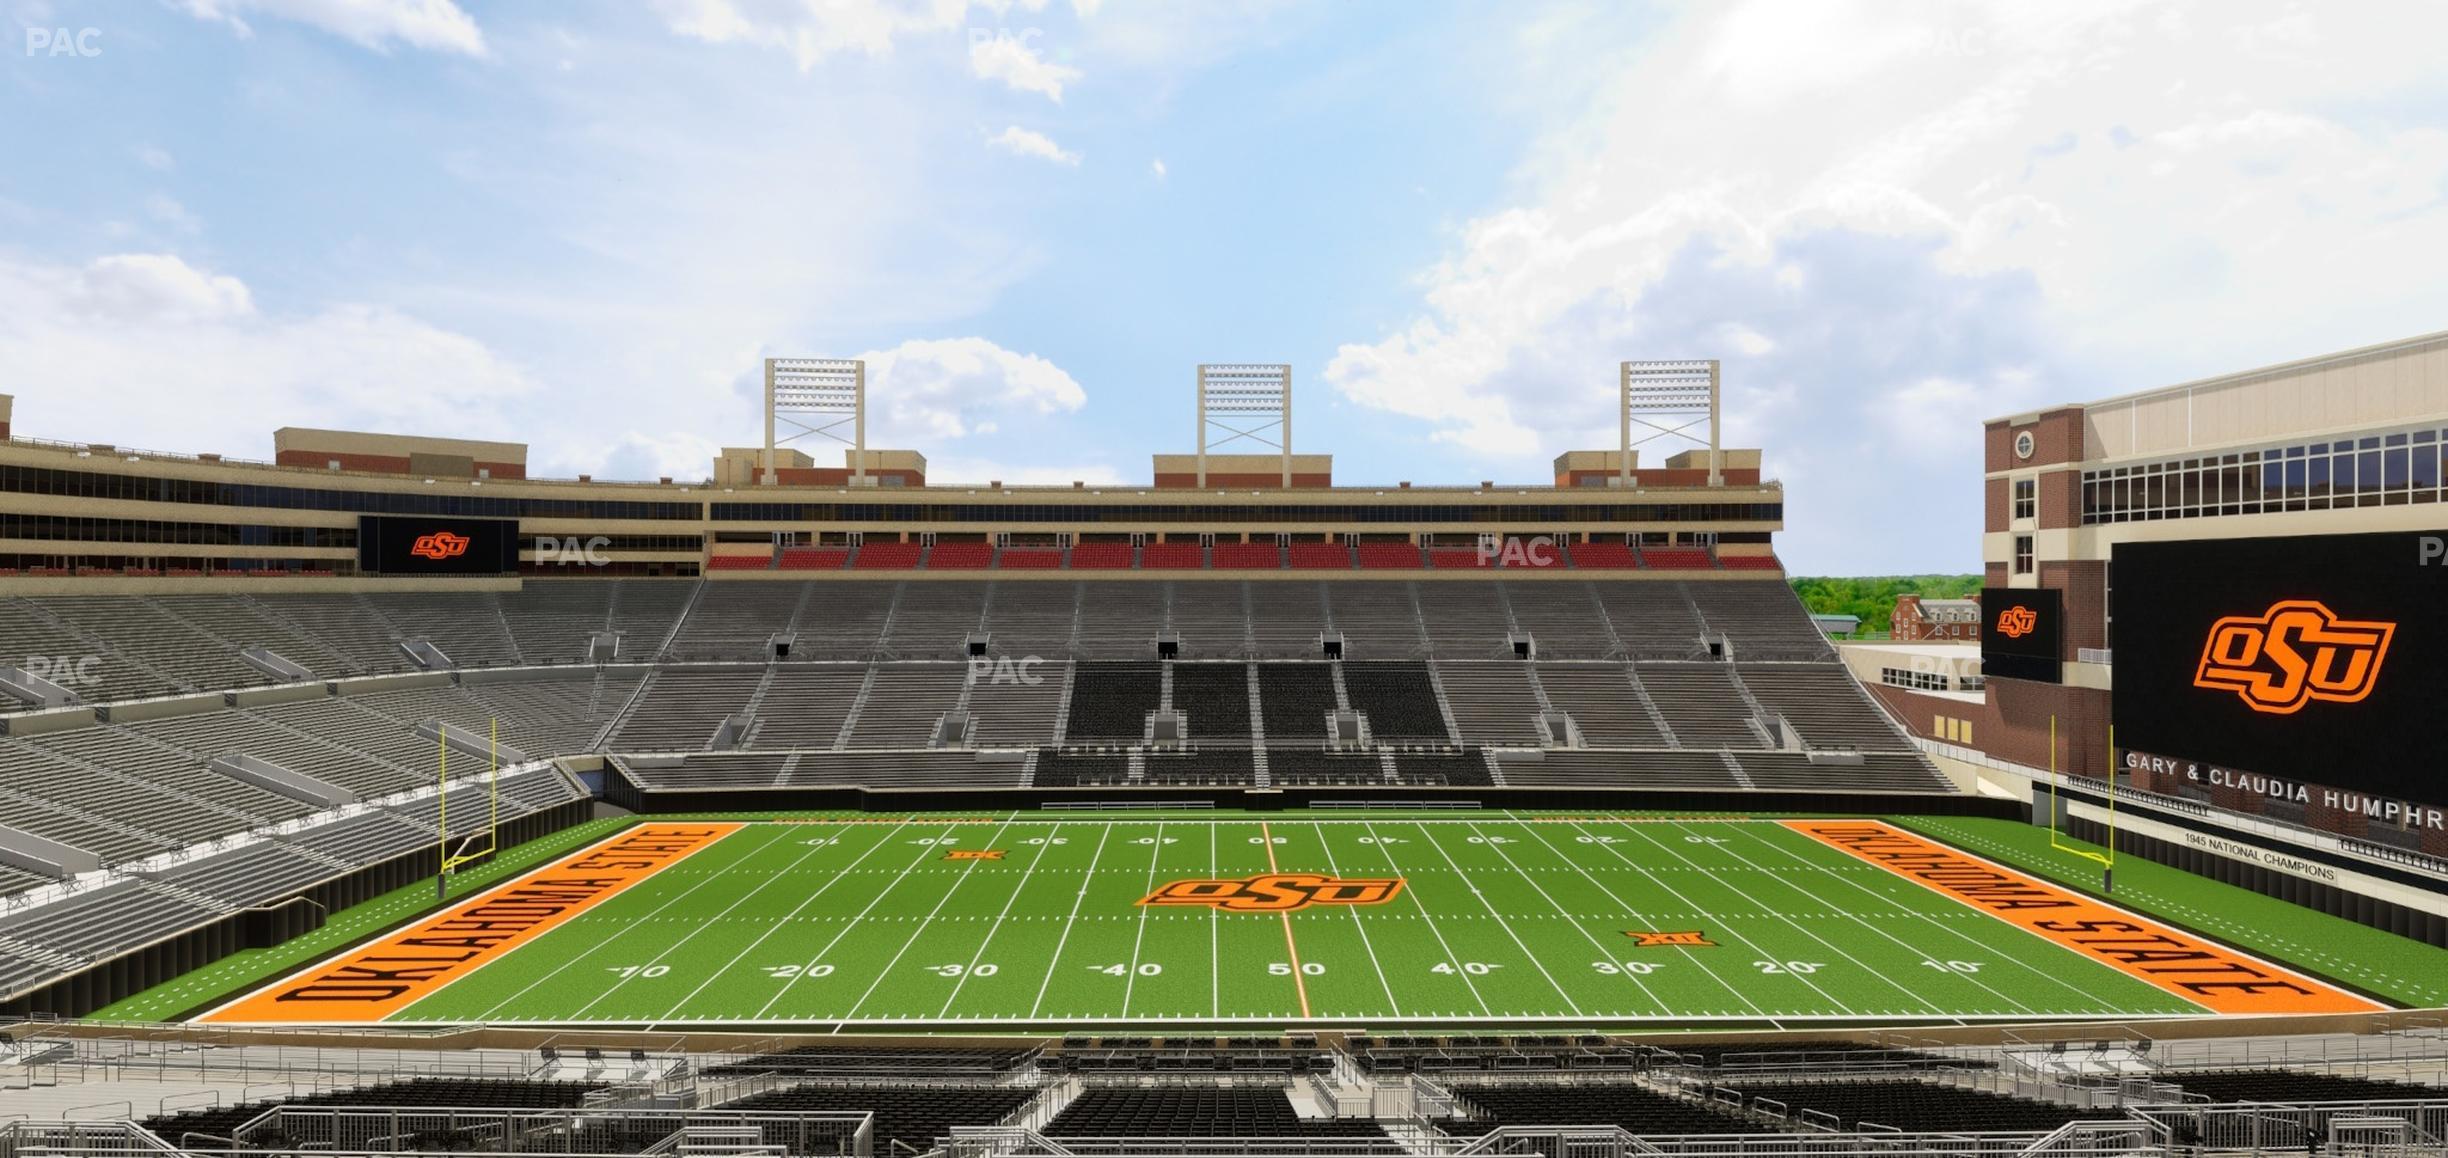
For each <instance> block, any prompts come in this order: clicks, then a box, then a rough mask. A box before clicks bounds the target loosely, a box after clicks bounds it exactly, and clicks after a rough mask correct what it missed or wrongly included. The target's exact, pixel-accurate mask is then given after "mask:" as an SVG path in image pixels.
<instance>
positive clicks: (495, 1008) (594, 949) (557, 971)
mask: <svg viewBox="0 0 2448 1158" xmlns="http://www.w3.org/2000/svg"><path fill="white" fill-rule="evenodd" d="M733 835H735V836H736V835H738V833H736V832H735V833H733ZM780 843H782V836H781V834H780V833H776V834H774V836H773V838H772V839H770V840H767V841H766V842H765V843H763V844H760V845H758V846H756V847H755V848H752V849H749V850H748V852H747V854H746V855H744V856H742V857H741V858H740V859H741V860H753V859H755V858H756V857H758V856H762V855H764V852H765V850H766V849H769V848H772V847H773V846H775V845H777V844H780ZM725 875H726V874H723V873H709V874H707V875H706V878H705V879H704V880H701V881H698V882H697V883H696V884H693V885H690V886H689V887H687V888H685V889H682V890H681V891H680V892H679V893H677V894H675V895H674V896H673V897H672V898H671V899H669V900H667V901H664V902H663V903H662V904H659V905H656V906H655V907H654V908H652V909H649V910H647V912H646V915H645V916H644V917H641V918H639V919H637V920H635V921H631V922H628V923H626V924H623V925H619V926H616V927H615V928H614V929H613V930H612V931H611V933H610V934H609V935H607V936H605V937H604V938H603V939H602V940H599V941H597V942H595V943H594V944H592V945H589V946H587V947H586V948H585V949H584V950H582V951H580V952H579V953H578V954H577V955H576V956H574V957H571V958H570V959H569V960H567V961H564V962H562V963H560V964H559V965H556V966H554V967H553V968H552V970H551V971H550V972H548V973H546V974H544V975H543V976H541V977H538V978H536V979H534V980H532V981H529V982H528V983H527V984H525V985H522V986H520V987H519V989H518V991H517V992H515V993H512V994H511V995H509V996H508V997H504V998H502V999H501V1000H499V1001H496V1002H494V1003H493V1004H492V1005H490V1006H487V1007H486V1009H485V1011H484V1013H483V1015H481V1016H479V1017H477V1018H475V1019H474V1020H477V1021H490V1020H492V1018H493V1015H494V1014H496V1013H500V1012H501V1011H502V1010H503V1009H504V1008H506V1007H508V1006H510V1005H512V1004H514V1003H516V1002H517V1001H518V1000H519V999H520V998H522V997H525V996H527V994H528V993H530V992H532V991H533V990H534V989H535V987H536V986H539V985H542V984H544V983H545V982H547V981H550V980H552V979H553V978H555V977H559V976H560V975H561V974H562V973H563V972H564V971H566V970H567V969H569V967H571V966H573V965H576V964H577V963H579V962H581V961H585V960H587V959H589V958H591V957H593V956H594V955H595V954H597V953H600V952H603V951H604V950H605V949H606V948H608V947H610V946H611V944H612V943H613V942H615V941H618V940H620V939H621V938H622V937H625V936H628V935H629V934H631V933H634V932H637V931H639V930H641V929H644V928H646V927H647V925H646V922H647V921H650V920H652V919H654V917H655V916H656V915H658V914H660V913H661V912H662V911H663V910H665V909H668V908H670V907H672V906H673V905H676V904H679V903H680V902H682V901H685V900H687V899H689V898H690V897H692V896H695V895H696V893H697V890H699V889H702V888H704V887H706V886H707V885H711V884H713V883H714V882H716V881H719V880H722V879H723V878H724V876H725ZM588 1004H590V1005H591V1004H593V1003H592V1002H589V1003H588Z"/></svg>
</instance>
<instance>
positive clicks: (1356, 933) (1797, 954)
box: [392, 814, 2202, 1029]
mask: <svg viewBox="0 0 2448 1158" xmlns="http://www.w3.org/2000/svg"><path fill="white" fill-rule="evenodd" d="M1269 873H1286V874H1292V873H1314V874H1317V875H1319V876H1323V877H1327V878H1333V879H1336V880H1343V881H1355V882H1367V881H1378V882H1382V881H1386V880H1399V881H1400V882H1401V886H1400V888H1399V890H1397V891H1395V892H1393V894H1392V896H1391V897H1390V898H1389V899H1385V900H1382V901H1379V902H1378V903H1371V904H1337V903H1319V904H1312V905H1310V906H1308V907H1306V908H1300V909H1298V910H1296V911H1241V912H1234V911H1225V910H1224V909H1220V908H1218V907H1217V906H1216V905H1214V904H1212V903H1210V904H1154V905H1151V904H1142V903H1140V902H1141V901H1142V900H1143V899H1144V898H1148V897H1150V896H1151V895H1152V894H1157V893H1159V892H1160V891H1164V890H1166V888H1167V886H1173V890H1174V892H1175V893H1176V894H1179V893H1182V892H1184V891H1187V892H1190V893H1197V892H1198V891H1199V890H1200V889H1202V888H1204V889H1207V890H1210V891H1211V892H1214V891H1216V890H1221V891H1222V892H1223V893H1231V892H1232V890H1233V889H1236V888H1239V887H1240V886H1238V885H1210V886H1197V885H1188V886H1185V885H1180V884H1177V882H1197V881H1240V880H1245V879H1247V878H1250V877H1253V876H1259V875H1263V874H1269ZM1349 887H1351V888H1354V889H1358V890H1361V891H1368V890H1370V889H1371V888H1374V889H1376V890H1377V891H1383V886H1382V885H1379V886H1368V885H1365V884H1363V885H1355V886H1349ZM1234 895H1236V896H1237V895H1238V894H1234ZM1234 903H1267V902H1263V901H1259V902H1253V901H1248V900H1246V899H1244V900H1240V901H1235V902H1234ZM2199 1012H2202V1008H2201V1007H2200V1006H2197V1005H2195V1004H2193V1003H2192V1002H2189V1001H2186V1000H2184V999H2182V998H2180V997H2177V996H2175V995H2173V994H2170V993H2168V992H2165V991H2163V990H2161V989H2159V988H2157V987H2155V986H2153V985H2150V984H2148V983H2146V982H2144V981H2141V980H2139V979H2137V978H2134V977H2132V976H2129V975H2127V974H2125V973H2123V972H2120V971H2119V970H2117V969H2114V968H2111V967H2109V966H2106V965H2103V964H2100V963H2098V962H2096V961H2093V960H2091V959H2089V958H2087V957H2085V956H2083V955H2082V954H2080V953H2077V952H2075V951H2073V950H2070V949H2066V948H2063V947H2060V946H2059V945H2057V944H2054V943H2052V942H2049V941H2046V940H2043V939H2041V938H2040V937H2037V936H2034V935H2031V934H2028V933H2025V932H2023V931H2022V930H2020V929H2018V928H2015V927H2014V926H2012V925H2009V924H2007V923H2005V922H2002V921H1999V920H1997V919H1996V918H1994V917H1992V916H1990V915H1988V914H1986V913H1983V912H1980V911H1977V910H1975V909H1973V908H1970V907H1968V906H1966V905H1964V904H1961V903H1958V902H1956V901H1954V900H1951V899H1949V898H1948V897H1946V896H1943V895H1940V894H1938V893H1936V892H1933V891H1932V890H1930V889H1928V888H1924V887H1922V886H1921V885H1918V884H1916V883H1914V882H1912V881H1910V880H1907V879H1905V878H1903V877H1900V876H1897V875H1895V874H1893V873H1891V872H1888V871H1887V870H1885V869H1883V868H1880V867H1877V866H1874V865H1870V864H1866V863H1863V862H1861V861H1859V860H1855V859H1853V858H1851V857H1849V856H1847V855H1846V854H1845V853H1843V852H1840V851H1838V850H1835V849H1833V848H1829V847H1827V846H1824V845H1822V844H1819V843H1818V842H1816V841H1814V840H1812V839H1810V838H1809V837H1807V836H1805V835H1802V834H1800V833H1796V832H1793V831H1791V830H1789V829H1787V828H1784V827H1782V826H1780V825H1777V824H1775V823H1773V822H1768V821H1752V820H1688V821H1680V820H1651V819H1642V820H1626V819H1527V818H1488V817H1475V818H1459V817H1457V818H1452V819H1435V818H1428V819H1393V818H1372V817H1367V816H1355V817H1352V818H1350V819H1339V818H1337V819H1316V818H1311V817H1308V816H1304V817H1302V818H1298V819H1285V820H1277V821H1259V820H1242V819H1233V820H1212V821H1211V820H1195V819H1193V820H1182V819H1164V820H1159V819H1152V818H1151V819H1139V818H1127V817H1124V818H1108V817H1105V816H1096V817H1093V818H1086V819H1054V818H1049V817H1046V816H1043V815H1038V814H1031V815H1029V816H1027V817H1026V818H1025V819H1020V818H1014V819H1005V820H996V819H986V820H979V819H971V820H966V821H947V820H944V819H941V818H932V819H907V820H896V821H885V822H876V821H865V822H859V823H752V824H748V825H746V826H744V827H742V828H740V829H739V830H738V831H736V832H734V833H732V834H731V835H729V836H726V837H723V838H721V839H720V840H719V841H717V842H715V843H713V844H712V845H710V846H707V847H704V848H703V849H701V850H699V851H697V852H695V853H694V854H692V855H689V856H687V857H686V858H685V859H682V860H679V861H677V862H676V863H673V864H671V865H669V866H667V867H664V868H662V869H660V870H659V871H656V872H655V873H653V875H651V876H649V877H647V878H645V879H644V880H642V881H640V882H638V883H637V884H635V885H633V886H631V887H629V888H628V889H626V891H623V892H619V893H617V894H616V895H613V896H611V897H610V898H609V899H607V900H604V901H603V902H602V903H601V904H598V905H596V906H595V907H593V908H590V909H587V910H585V911H584V912H582V913H579V914H578V915H576V916H574V917H572V918H571V919H569V920H567V921H565V922H563V923H561V924H559V925H557V926H554V927H552V928H551V929H550V931H548V932H544V933H542V934H541V935H540V936H537V937H536V938H535V939H533V940H532V941H529V942H527V943H525V944H524V945H523V946H521V947H519V948H517V949H515V950H514V951H511V952H509V953H508V954H506V955H504V956H502V957H501V958H500V959H498V960H493V961H491V962H490V963H488V964H485V965H483V966H481V967H480V968H476V969H474V970H472V971H470V972H468V973H466V974H465V975H464V976H461V977H459V978H457V979H456V980H453V981H451V982H449V983H447V984H445V985H444V986H443V987H442V988H440V989H438V990H435V991H434V992H432V993H431V994H430V995H429V996H425V997H423V998H422V999H420V1000H417V1001H416V1002H415V1003H414V1004H412V1005H409V1006H407V1007H406V1008H404V1009H402V1010H401V1011H400V1012H398V1013H397V1014H395V1015H394V1016H393V1017H392V1020H394V1021H403V1022H421V1023H443V1022H450V1023H458V1022H471V1021H480V1020H481V1021H496V1022H508V1023H520V1022H529V1023H554V1024H571V1023H605V1024H624V1025H646V1024H665V1025H705V1024H719V1023H725V1022H736V1023H766V1024H791V1025H802V1026H804V1025H832V1026H840V1027H847V1028H859V1029H887V1028H913V1029H916V1028H951V1027H967V1028H980V1027H994V1026H1004V1027H1011V1028H1019V1027H1021V1026H1030V1027H1060V1026H1062V1025H1065V1024H1086V1023H1092V1022H1093V1023H1098V1024H1112V1023H1116V1022H1122V1023H1130V1024H1134V1025H1153V1026H1159V1027H1161V1026H1165V1025H1183V1026H1186V1025H1190V1024H1199V1025H1215V1026H1219V1027H1228V1026H1231V1025H1251V1026H1256V1025H1285V1024H1290V1023H1296V1022H1302V1021H1307V1022H1312V1023H1318V1024H1333V1025H1367V1026H1397V1025H1423V1026H1427V1025H1437V1024H1448V1023H1458V1022H1463V1021H1471V1020H1478V1019H1496V1018H1503V1019H1543V1020H1545V1021H1549V1022H1553V1023H1558V1024H1589V1025H1595V1024H1601V1023H1618V1022H1649V1023H1691V1022H1703V1021H1745V1022H1755V1021H1778V1022H1784V1021H1788V1020H1800V1021H1812V1020H1852V1019H1870V1018H1875V1019H1879V1020H1882V1021H1894V1020H1900V1019H1909V1020H1918V1019H1933V1020H1946V1019H1975V1018H2003V1019H2014V1020H2029V1019H2035V1018H2059V1017H2106V1016H2154V1015H2178V1014H2192V1013H2199Z"/></svg>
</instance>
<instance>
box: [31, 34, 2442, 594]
mask: <svg viewBox="0 0 2448 1158" xmlns="http://www.w3.org/2000/svg"><path fill="white" fill-rule="evenodd" d="M0 16H5V17H6V18H7V19H6V20H4V21H0V35H6V36H7V37H8V42H7V43H6V44H5V45H0V102H4V103H5V107H6V110H7V112H8V114H9V115H7V116H5V117H0V148H4V149H5V152H4V153H0V157H5V158H6V160H5V161H4V162H0V392H6V393H13V394H15V395H17V404H16V419H15V422H16V427H17V429H18V431H19V432H20V433H21V434H25V435H31V436H36V437H57V438H68V439H76V440H95V441H110V442H115V443H118V444H121V445H132V446H158V447H162V448H164V449H172V450H212V451H219V452H221V453H225V454H229V455H232V456H241V457H268V456H269V451H270V432H271V430H272V428H274V427H276V426H281V425H300V426H328V427H343V428H355V429H387V430H400V431H407V432H413V433H426V434H440V435H457V436H465V437H486V438H509V439H516V440H520V441H525V442H528V443H529V444H531V447H532V456H533V461H534V464H535V466H536V468H537V469H538V470H539V471H540V472H545V473H551V474H556V475H568V474H575V473H579V472H588V473H593V474H596V475H598V476H599V477H613V476H617V477H651V476H655V475H662V474H669V475H674V476H676V477H683V478H695V477H702V476H703V475H704V474H705V472H706V470H707V465H706V464H707V460H708V458H709V457H710V455H711V454H712V452H713V450H714V448H716V447H718V446H722V445H745V444H748V443H751V442H753V441H755V439H756V438H757V437H758V436H759V433H760V420H759V416H758V413H757V398H756V394H755V386H756V382H757V372H758V360H759V359H760V358H762V357H764V356H766V355H769V354H811V355H829V356H865V357H867V358H868V359H869V360H870V365H871V375H872V378H873V380H874V382H875V391H876V406H877V408H878V410H879V412H880V413H879V416H878V419H877V422H876V424H875V429H874V430H873V432H872V434H871V440H872V441H873V442H875V443H877V444H881V445H902V446H911V447H914V448H916V449H919V450H921V451H924V452H925V453H926V454H927V455H928V456H929V458H930V460H931V462H932V466H933V473H934V475H935V477H937V478H938V479H941V480H960V481H971V480H975V481H983V480H985V479H987V478H1002V479H1005V480H1009V481H1023V480H1026V481H1055V482H1059V481H1067V480H1071V479H1087V480H1094V481H1129V480H1139V479H1144V478H1145V477H1146V474H1147V471H1148V462H1147V457H1146V456H1147V455H1148V454H1150V453H1152V452H1178V451H1184V450H1187V449H1189V446H1190V442H1191V435H1192V430H1191V410H1190V382H1191V375H1192V369H1193V367H1194V366H1195V364H1196V363H1198V362H1200V361H1230V360H1264V361H1284V362H1289V363H1291V364H1292V365H1293V367H1294V375H1295V382H1296V390H1297V391H1298V397H1299V400H1300V401H1299V423H1298V427H1297V439H1296V442H1297V444H1298V447H1297V448H1298V449H1302V450H1308V451H1328V452H1332V453H1334V454H1335V455H1336V456H1337V459H1338V461H1337V464H1336V465H1337V475H1338V477H1339V478H1341V479H1343V480H1345V481H1347V482H1391V481H1394V480H1397V479H1412V480H1416V481H1420V482H1470V481H1475V480H1478V479H1481V478H1494V479H1501V480H1506V481H1536V480H1540V479H1543V478H1544V477H1545V476H1546V475H1547V473H1548V469H1549V468H1548V465H1547V464H1548V461H1549V460H1550V459H1551V458H1552V457H1553V456H1554V455H1555V454H1556V453H1557V452H1559V451H1561V450H1565V449H1571V448H1577V447H1603V446H1606V445H1609V444H1610V443H1611V442H1612V438H1613V428H1614V427H1613V420H1612V416H1611V411H1610V409H1609V408H1610V407H1611V405H1612V383H1613V373H1614V371H1613V367H1614V364H1615V362H1616V361H1618V360H1620V359H1624V358H1673V357H1718V358H1721V359H1723V360H1724V361H1725V363H1726V381H1727V389H1728V417H1727V432H1726V433H1727V437H1728V441H1729V442H1730V443H1732V444H1735V445H1756V446H1761V447H1764V448H1765V450H1766V452H1767V455H1768V462H1769V469H1770V472H1771V473H1772V474H1774V475H1776V476H1778V477H1780V478H1782V479H1783V480H1784V481H1785V482H1786V483H1787V485H1788V487H1789V493H1788V515H1789V521H1790V526H1791V529H1790V530H1789V531H1788V533H1787V534H1786V536H1785V538H1784V545H1783V547H1782V548H1781V550H1782V552H1783V553H1784V555H1785V557H1786V559H1787V561H1788V562H1789V564H1790V565H1792V566H1793V567H1794V568H1795V569H1796V570H1798V571H1802V572H1806V573H1837V574H1864V573H1887V572H1896V571H1919V570H1972V569H1974V568H1975V566H1976V564H1977V559H1978V530H1979V525H1978V524H1979V508H1978V493H1979V490H1978V482H1977V480H1978V472H1979V463H1978V429H1979V428H1978V422H1979V420H1980V419H1982V418H1984V417H1989V416H1994V415H1999V414H2005V413H2011V412H2015V411H2018V410H2023V409H2028V408H2032V407H2036V406H2039V405H2044V404H2047V403H2051V402H2057V401H2068V400H2080V399H2087V398H2093V397H2100V396H2104V395H2109V394H2114V393H2118V392H2122V391H2127V390H2133V389H2141V388H2147V387H2150V386H2154V385H2160V384H2165V383H2168V382H2174V381H2180V380H2183V379H2186V378H2192V377H2198V376H2203V375H2208V374H2215V373H2220V372H2224V371H2228V370H2235V369H2242V368H2247V367H2251V366H2255V365H2260V364H2264V363H2268V362H2272V361H2279V360H2284V359H2287V358H2292V357H2298V356H2304V355H2309V354H2314V353H2321V352H2326V351H2330V350H2334V349H2340V348H2345V347H2349V346H2354V345H2361V344H2365V343H2369V342H2375V341H2382V340H2386V339H2390V338H2395V337H2402V336H2406V335H2410V334H2416V333H2423V332H2429V331H2433V330H2438V329H2442V328H2448V277H2444V276H2442V275H2441V273H2440V264H2439V260H2438V257H2437V255H2438V254H2440V253H2443V252H2448V73H2443V72H2442V71H2441V70H2439V69H2437V68H2436V67H2435V66H2434V55H2435V53H2436V48H2435V47H2434V46H2436V45H2437V44H2439V43H2442V42H2448V9H2443V8H2442V7H2441V6H2437V5H2429V4H2424V5H2406V6H2390V5H2381V4H2372V5H2357V6H2351V8H2349V7H2348V6H2334V5H2311V4H2285V3H2252V2H2244V3H2217V4H2197V5H2196V4H2178V3H2151V4H2115V3H2101V4H2088V3H2068V4H2050V5H2029V4H2022V5H2002V6H1989V5H1974V4H1960V3H1930V4H1914V3H1901V2H1899V3H1882V4H1875V5H1874V4H1860V5H1852V4H1846V3H1841V2H1836V0H1826V2H1808V3H1801V2H1797V3H1782V2H1752V3H1708V4H1690V5H1655V6H1638V5H1630V4H1619V3H1592V4H1528V3H1521V4H1514V3H1507V4H1470V5H1436V4H1416V3H1403V4H1395V3H1337V4H1318V5H1300V4H1289V3H1283V4H1277V3H1252V4H1222V3H1215V4H1206V3H1169V2H1168V3H1157V2H1154V0H1147V2H1133V0H1102V2H1100V3H1086V2H1079V3H1066V2H1062V0H1053V2H1049V3H1039V4H1031V3H1027V2H1023V0H1013V2H1009V3H996V4H963V3H959V2H956V0H924V2H916V3H887V2H881V0H805V2H802V0H671V2H668V3H657V4H640V5H622V6H615V5H609V4H578V3H485V2H481V0H172V2H166V3H160V2H153V0H120V2H116V3H78V2H70V0H0ZM88 30H91V31H90V32H89V31H88ZM63 44H64V45H66V46H68V50H67V51H61V50H60V47H59V46H61V45H63ZM79 49H82V50H83V51H79ZM820 449H821V448H820Z"/></svg>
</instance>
